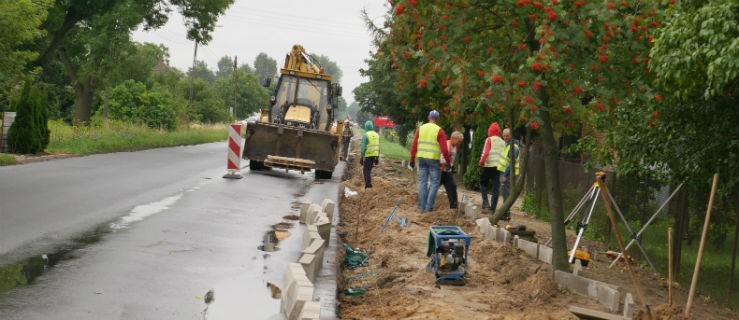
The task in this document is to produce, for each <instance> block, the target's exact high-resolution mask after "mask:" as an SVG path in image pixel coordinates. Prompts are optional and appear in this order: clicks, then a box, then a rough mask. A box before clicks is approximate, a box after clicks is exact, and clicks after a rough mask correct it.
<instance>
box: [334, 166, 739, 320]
mask: <svg viewBox="0 0 739 320" xmlns="http://www.w3.org/2000/svg"><path fill="white" fill-rule="evenodd" d="M354 162H356V160H355V161H354ZM343 184H344V186H346V187H348V188H349V189H351V190H353V191H356V192H358V194H357V195H355V196H351V197H343V196H342V200H341V203H340V209H341V211H340V212H341V223H340V225H339V235H340V236H341V238H342V240H343V241H345V242H346V243H348V244H349V245H351V246H352V247H354V248H362V249H365V250H367V251H368V252H369V253H370V258H369V263H368V265H367V266H366V267H361V268H357V269H354V270H350V269H348V268H344V269H343V270H342V272H341V273H340V277H341V278H342V279H339V292H340V294H339V300H340V305H339V309H340V310H339V312H340V317H341V319H501V320H503V319H506V320H508V319H577V318H576V317H575V316H574V315H572V314H571V313H569V312H568V311H567V310H568V308H569V307H570V306H572V305H576V306H581V307H585V308H591V309H596V310H600V311H606V309H605V308H604V307H602V306H601V305H600V304H598V303H597V302H596V301H595V300H591V299H588V298H585V297H582V296H579V295H577V294H574V293H570V292H569V291H567V290H563V289H559V288H558V287H557V285H556V284H554V283H553V281H552V280H551V276H552V268H551V266H550V265H548V264H545V263H542V262H540V261H538V260H536V259H534V258H531V257H528V256H527V255H525V254H523V253H521V252H520V251H518V250H515V249H511V248H508V247H505V246H502V245H500V244H498V243H496V242H493V241H491V240H484V239H483V238H482V235H481V234H480V233H479V231H478V230H477V226H476V225H475V224H474V221H473V219H470V218H467V217H464V216H463V215H462V214H460V213H458V212H457V210H453V209H446V208H448V207H449V204H448V202H447V200H446V195H445V193H444V191H443V190H444V188H443V187H442V188H440V192H439V196H438V198H437V201H436V207H437V210H436V211H434V212H432V213H425V214H420V213H419V212H418V211H417V209H416V206H415V204H416V201H417V192H416V183H415V177H414V176H413V173H412V172H410V171H408V170H407V169H404V168H403V167H401V166H400V164H399V163H393V162H391V161H385V160H384V159H383V160H381V161H380V165H379V166H377V167H375V169H374V171H373V185H374V188H372V189H366V190H365V189H364V182H363V180H362V172H361V168H360V166H359V165H358V164H356V163H353V164H352V165H351V166H350V167H349V169H348V170H347V176H346V181H344V182H343ZM459 187H460V188H461V189H462V190H459V192H460V197H461V194H464V193H466V194H469V195H470V196H472V197H473V199H475V200H476V201H478V202H479V201H480V200H479V196H478V195H477V193H475V192H472V191H468V190H463V187H461V186H459ZM398 198H400V199H401V201H400V204H399V206H398V209H397V210H396V212H395V216H396V217H398V216H401V217H406V218H407V219H408V226H407V227H406V228H401V227H400V226H399V224H398V223H397V222H396V220H395V219H393V221H391V222H390V223H389V224H388V225H387V227H386V228H385V230H384V231H383V232H381V226H382V224H383V222H385V220H386V218H387V217H388V215H389V214H390V212H391V210H392V208H393V205H394V204H395V203H396V201H397V200H398ZM481 217H482V216H481ZM509 223H510V224H511V225H518V224H524V225H526V226H527V228H528V229H529V230H535V231H537V238H538V239H539V242H546V240H547V239H549V234H550V231H549V225H548V224H546V223H543V222H540V221H537V220H535V219H532V218H530V217H527V216H526V215H525V213H523V212H520V211H519V210H518V208H517V207H514V210H513V218H512V221H511V222H509ZM432 225H457V226H460V227H461V228H462V229H463V230H464V231H465V232H466V233H468V234H469V235H470V236H471V237H472V243H471V245H470V251H469V259H468V260H469V273H468V276H467V278H466V279H467V281H466V284H465V285H464V286H450V285H437V284H436V283H435V278H434V275H433V273H432V272H430V271H426V269H425V267H426V264H427V263H428V261H429V259H428V258H427V257H426V241H427V237H428V232H429V227H430V226H432ZM573 237H574V235H573ZM586 245H587V246H589V247H591V248H593V250H594V251H596V252H597V251H598V248H599V245H598V244H597V243H592V242H589V241H586ZM596 256H597V257H600V255H598V254H596ZM340 259H343V257H340ZM607 266H608V262H607V261H605V259H604V258H600V259H598V260H596V261H593V262H592V263H591V264H590V265H589V266H588V267H586V268H585V269H584V270H583V273H582V275H584V276H586V277H589V278H594V279H597V280H601V281H605V282H608V283H612V284H615V285H618V286H621V287H622V288H623V289H624V290H626V291H628V292H632V293H634V290H633V286H632V284H631V283H632V282H631V279H630V277H629V275H628V272H626V270H625V268H624V266H623V265H621V266H620V267H614V268H613V269H608V268H607ZM635 269H636V270H637V273H638V275H639V279H640V280H639V281H640V286H641V288H642V291H643V292H644V295H645V297H646V298H645V300H647V303H648V304H649V305H650V306H652V307H651V309H652V310H653V311H654V313H655V315H656V316H657V317H656V318H657V319H680V317H679V316H678V315H679V314H680V313H681V310H680V308H670V307H668V306H667V305H665V303H666V302H667V289H666V283H665V281H661V280H660V278H659V276H657V275H653V274H651V272H650V271H649V270H648V268H645V267H636V268H635ZM348 287H353V288H358V287H366V293H365V294H363V295H360V296H349V295H344V294H341V292H344V290H345V289H346V288H348ZM685 291H687V290H685V289H677V290H676V296H675V298H674V301H675V303H674V304H675V305H684V301H685V297H686V296H687V295H686V293H685ZM635 299H637V298H636V296H635ZM696 300H697V302H696V305H695V307H694V308H693V310H694V313H693V315H694V317H693V319H738V318H737V315H736V313H734V314H732V313H731V312H730V311H729V310H727V309H724V308H722V307H719V306H716V305H712V304H705V303H704V302H703V301H702V300H701V298H700V297H697V299H696Z"/></svg>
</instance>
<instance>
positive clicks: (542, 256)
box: [538, 245, 552, 264]
mask: <svg viewBox="0 0 739 320" xmlns="http://www.w3.org/2000/svg"><path fill="white" fill-rule="evenodd" d="M538 248H539V260H540V261H542V262H546V263H549V264H551V263H552V248H550V247H547V246H545V245H539V246H538Z"/></svg>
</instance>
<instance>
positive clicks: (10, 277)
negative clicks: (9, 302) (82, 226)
mask: <svg viewBox="0 0 739 320" xmlns="http://www.w3.org/2000/svg"><path fill="white" fill-rule="evenodd" d="M181 197H182V194H178V195H175V196H171V197H167V198H164V199H162V200H160V201H157V202H153V203H149V204H145V205H140V206H137V207H135V208H133V210H131V212H130V213H129V214H127V215H125V216H123V217H121V218H118V219H116V220H114V221H113V222H109V223H104V224H102V225H100V226H98V227H95V228H94V229H92V231H89V232H85V233H82V234H81V235H79V236H77V237H75V238H72V239H71V240H69V241H67V242H66V243H63V244H61V245H59V246H57V247H56V248H55V249H53V250H52V252H51V253H46V254H42V255H34V256H33V257H29V258H24V259H22V260H19V261H15V262H13V263H10V264H6V265H0V293H2V292H5V291H8V290H11V289H13V288H17V287H22V286H25V285H29V284H31V283H33V282H34V280H36V279H37V278H38V277H40V276H41V275H43V274H44V273H46V272H47V271H49V270H50V269H51V268H52V267H54V266H55V265H57V264H59V263H60V262H62V261H65V260H71V259H74V258H76V256H75V252H77V251H78V250H80V249H82V248H85V247H87V246H89V245H91V244H95V243H98V242H100V241H101V240H102V239H103V238H104V237H105V235H107V234H109V233H112V232H115V231H118V230H121V229H124V228H127V227H128V226H129V225H130V224H131V223H133V222H137V221H141V220H144V219H145V218H147V217H149V216H151V215H154V214H157V213H159V212H162V211H164V210H166V209H168V208H169V207H170V206H171V205H172V204H174V203H175V202H177V200H179V199H180V198H181Z"/></svg>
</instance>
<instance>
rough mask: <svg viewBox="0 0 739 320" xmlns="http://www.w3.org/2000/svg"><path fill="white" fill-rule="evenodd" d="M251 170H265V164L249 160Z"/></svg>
mask: <svg viewBox="0 0 739 320" xmlns="http://www.w3.org/2000/svg"><path fill="white" fill-rule="evenodd" d="M249 169H250V170H254V171H259V170H264V162H262V161H254V160H249Z"/></svg>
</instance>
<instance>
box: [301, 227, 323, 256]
mask: <svg viewBox="0 0 739 320" xmlns="http://www.w3.org/2000/svg"><path fill="white" fill-rule="evenodd" d="M313 239H321V235H320V234H319V233H318V226H316V225H312V224H309V225H307V226H306V228H305V231H303V242H302V244H301V246H300V250H303V249H305V248H307V247H308V246H309V245H310V243H311V241H312V240H313Z"/></svg>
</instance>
